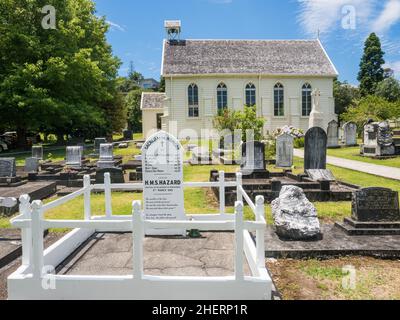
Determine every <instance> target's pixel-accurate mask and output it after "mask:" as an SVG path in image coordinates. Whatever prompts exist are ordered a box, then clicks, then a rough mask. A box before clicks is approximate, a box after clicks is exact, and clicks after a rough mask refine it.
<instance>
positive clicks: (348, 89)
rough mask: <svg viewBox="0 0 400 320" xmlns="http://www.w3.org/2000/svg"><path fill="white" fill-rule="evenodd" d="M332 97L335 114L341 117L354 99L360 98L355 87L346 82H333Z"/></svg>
mask: <svg viewBox="0 0 400 320" xmlns="http://www.w3.org/2000/svg"><path fill="white" fill-rule="evenodd" d="M333 96H334V98H335V113H336V114H338V115H341V114H342V113H343V112H345V111H346V110H347V108H348V107H349V106H350V105H351V103H352V102H353V100H354V99H359V98H360V91H359V89H358V88H357V87H354V86H352V85H350V84H348V83H347V82H340V81H338V80H335V81H334V83H333Z"/></svg>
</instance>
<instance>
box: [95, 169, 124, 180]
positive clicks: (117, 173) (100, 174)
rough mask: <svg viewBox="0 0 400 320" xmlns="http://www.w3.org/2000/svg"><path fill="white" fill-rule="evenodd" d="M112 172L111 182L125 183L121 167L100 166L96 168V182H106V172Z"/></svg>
mask: <svg viewBox="0 0 400 320" xmlns="http://www.w3.org/2000/svg"><path fill="white" fill-rule="evenodd" d="M106 172H108V173H109V174H110V178H111V183H125V178H124V172H123V170H122V169H120V168H100V169H97V170H96V178H95V179H96V184H103V183H104V174H105V173H106Z"/></svg>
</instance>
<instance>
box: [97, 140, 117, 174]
mask: <svg viewBox="0 0 400 320" xmlns="http://www.w3.org/2000/svg"><path fill="white" fill-rule="evenodd" d="M113 151H114V146H113V144H112V143H102V144H100V157H99V161H97V167H98V168H113V167H114V166H115V162H114V154H113Z"/></svg>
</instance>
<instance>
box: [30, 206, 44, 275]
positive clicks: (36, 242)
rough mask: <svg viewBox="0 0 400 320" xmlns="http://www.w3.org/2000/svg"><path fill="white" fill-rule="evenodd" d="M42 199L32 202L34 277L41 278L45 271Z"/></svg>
mask: <svg viewBox="0 0 400 320" xmlns="http://www.w3.org/2000/svg"><path fill="white" fill-rule="evenodd" d="M42 207H43V204H42V201H34V202H33V203H32V260H33V277H34V278H41V277H42V271H43V225H42V215H43V211H42Z"/></svg>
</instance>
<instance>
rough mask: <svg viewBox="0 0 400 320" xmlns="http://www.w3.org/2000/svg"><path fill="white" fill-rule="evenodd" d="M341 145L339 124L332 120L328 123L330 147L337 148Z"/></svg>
mask: <svg viewBox="0 0 400 320" xmlns="http://www.w3.org/2000/svg"><path fill="white" fill-rule="evenodd" d="M338 146H339V124H338V122H337V121H335V120H332V121H331V122H329V123H328V148H336V147H338Z"/></svg>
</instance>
